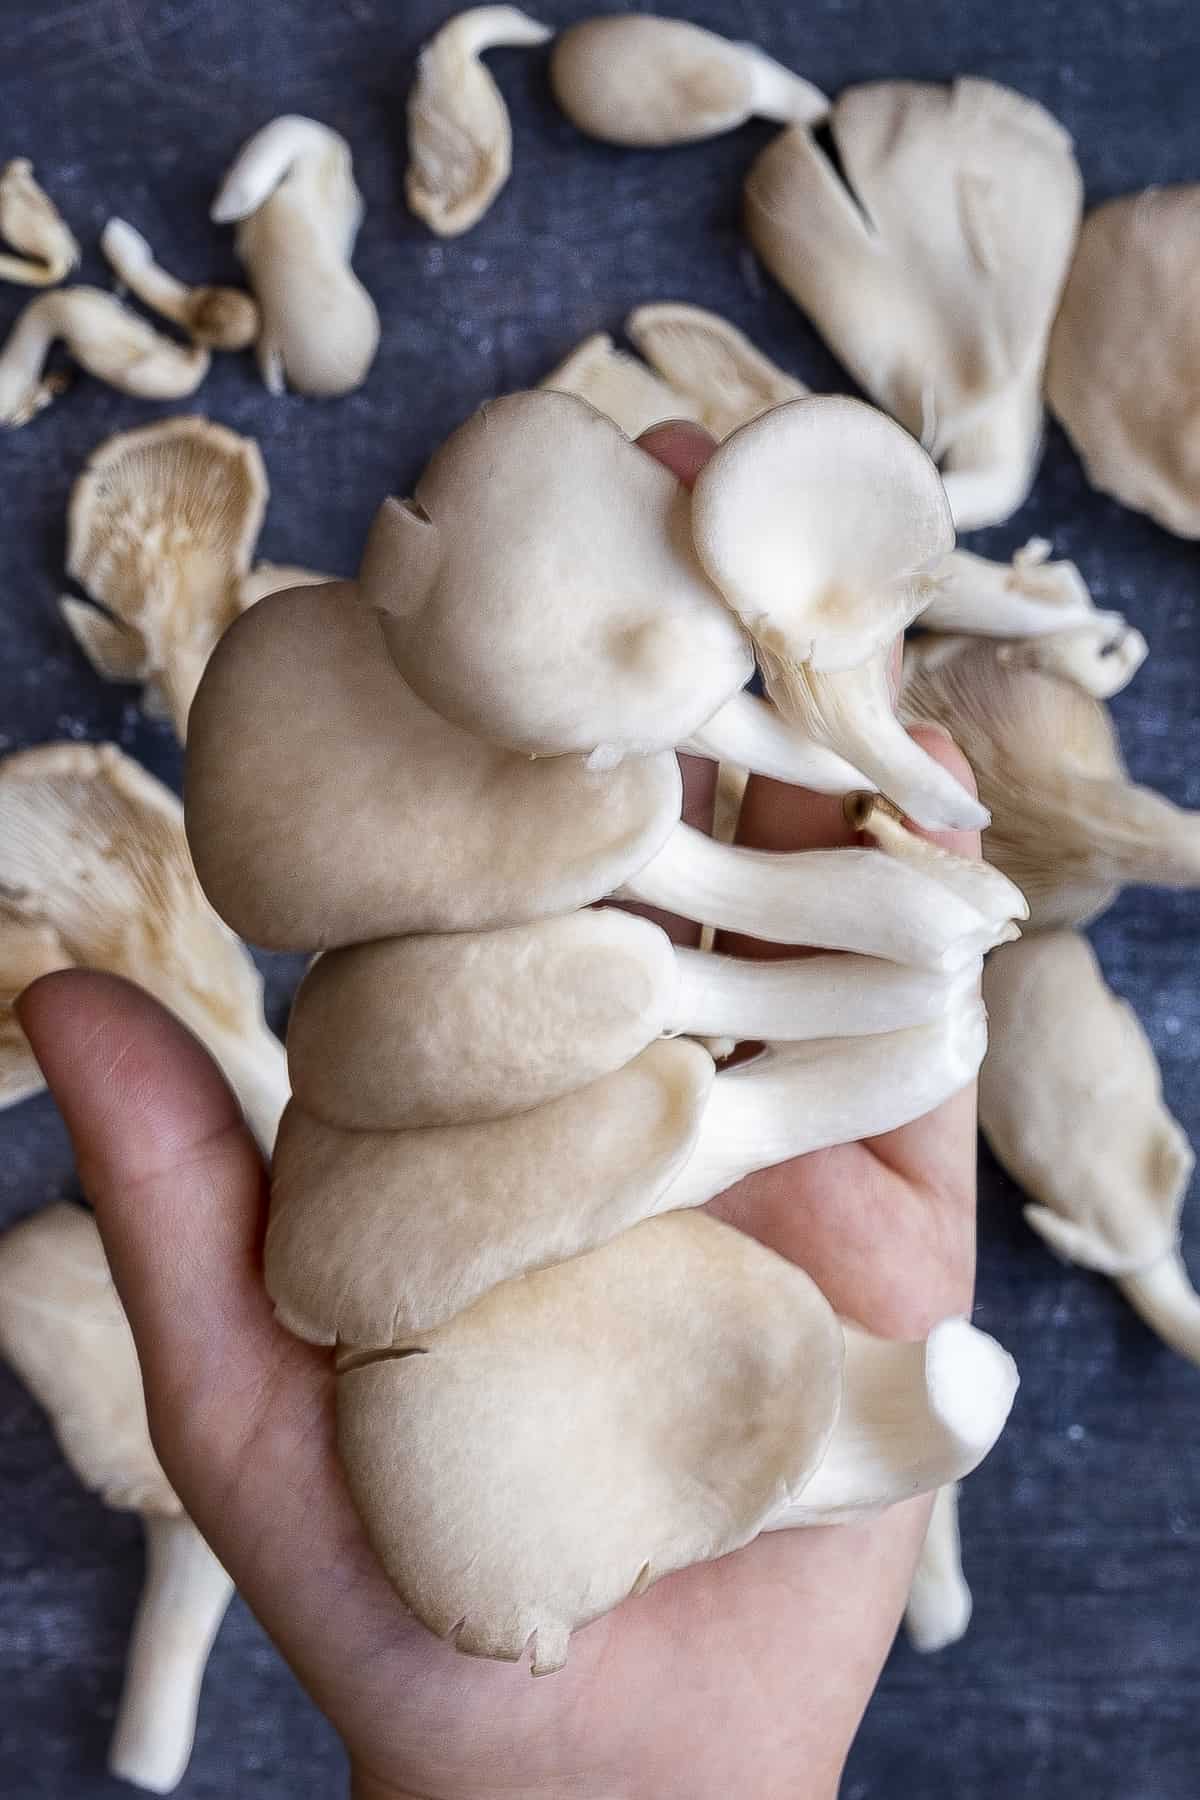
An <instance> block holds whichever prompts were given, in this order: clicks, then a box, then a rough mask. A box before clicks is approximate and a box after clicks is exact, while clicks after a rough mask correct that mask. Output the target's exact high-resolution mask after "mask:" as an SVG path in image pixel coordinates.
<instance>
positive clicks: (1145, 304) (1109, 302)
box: [1046, 182, 1200, 538]
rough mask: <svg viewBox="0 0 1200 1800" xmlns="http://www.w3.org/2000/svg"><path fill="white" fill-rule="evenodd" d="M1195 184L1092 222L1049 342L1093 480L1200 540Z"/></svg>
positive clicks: (1052, 365) (1052, 382) (1144, 196)
mask: <svg viewBox="0 0 1200 1800" xmlns="http://www.w3.org/2000/svg"><path fill="white" fill-rule="evenodd" d="M1198 283H1200V182H1192V183H1189V184H1188V185H1186V186H1181V187H1161V188H1147V189H1146V191H1145V192H1144V193H1141V194H1129V195H1126V196H1124V197H1123V198H1122V199H1120V200H1110V201H1108V202H1107V203H1106V204H1105V205H1104V206H1098V207H1097V208H1096V210H1095V211H1094V212H1091V213H1089V214H1088V216H1087V218H1086V220H1085V221H1084V226H1083V231H1082V232H1081V234H1080V238H1079V248H1078V250H1077V252H1076V255H1075V260H1074V262H1073V263H1072V265H1071V274H1070V278H1069V280H1068V282H1067V285H1066V290H1065V292H1064V294H1063V299H1062V305H1061V307H1060V308H1059V312H1058V317H1057V319H1056V321H1055V325H1054V335H1053V337H1052V338H1051V340H1050V360H1049V363H1048V365H1047V368H1046V396H1047V399H1048V400H1049V403H1050V407H1051V410H1052V411H1053V412H1054V414H1055V416H1056V417H1057V418H1058V419H1059V420H1060V421H1061V423H1062V425H1063V426H1064V428H1065V429H1066V432H1067V435H1068V437H1069V438H1070V439H1071V441H1072V443H1073V444H1074V445H1075V448H1076V450H1078V452H1079V454H1080V456H1081V457H1082V458H1083V464H1084V468H1085V469H1086V470H1087V476H1088V480H1089V481H1090V482H1091V483H1092V486H1093V487H1097V488H1099V489H1100V490H1101V492H1102V493H1105V494H1113V495H1115V496H1116V498H1117V499H1118V500H1120V501H1122V502H1123V503H1124V504H1125V505H1126V506H1132V507H1135V508H1136V509H1137V510H1138V511H1139V512H1145V513H1149V515H1150V517H1151V518H1152V519H1156V520H1157V521H1158V523H1159V524H1160V525H1162V526H1163V527H1164V528H1165V529H1166V530H1167V531H1174V532H1177V533H1178V534H1179V536H1180V537H1186V538H1196V537H1200V429H1198V428H1197V423H1196V368H1197V365H1198V363H1200V320H1198V319H1197V316H1196V306H1195V295H1196V289H1197V284H1198Z"/></svg>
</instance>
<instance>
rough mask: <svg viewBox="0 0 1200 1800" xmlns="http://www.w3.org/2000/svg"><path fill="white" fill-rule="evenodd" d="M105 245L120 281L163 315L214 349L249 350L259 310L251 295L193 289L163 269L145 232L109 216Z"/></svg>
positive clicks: (102, 237)
mask: <svg viewBox="0 0 1200 1800" xmlns="http://www.w3.org/2000/svg"><path fill="white" fill-rule="evenodd" d="M100 248H101V250H102V251H103V252H104V255H105V257H106V258H107V260H108V263H109V266H110V268H111V269H112V271H113V273H114V274H115V275H116V277H117V279H118V281H121V282H123V283H124V285H125V286H126V287H127V288H128V289H129V290H130V292H131V293H134V294H136V295H137V297H138V299H139V300H141V301H142V302H144V304H145V305H146V306H148V307H150V308H151V310H152V311H154V312H156V313H161V314H162V316H163V318H164V319H170V320H171V321H172V322H173V323H174V324H176V325H180V326H182V327H183V329H184V330H185V331H186V332H187V334H188V336H189V337H190V338H191V339H192V340H193V342H195V343H197V344H206V345H207V346H208V348H209V349H210V350H245V349H246V348H247V347H248V346H249V345H250V344H252V343H253V342H254V340H255V338H256V337H257V336H258V308H257V306H256V305H255V304H254V301H253V300H252V299H251V298H250V296H249V294H243V293H242V292H241V291H240V289H238V288H230V287H188V286H187V285H186V283H184V282H182V281H179V280H177V278H176V277H175V276H174V275H168V273H167V271H166V270H165V269H161V268H159V266H158V264H157V263H156V262H155V260H154V252H153V250H152V249H151V248H150V245H149V244H148V243H147V242H146V239H145V238H144V237H143V236H142V234H141V232H140V231H135V230H134V228H133V226H132V225H128V224H126V222H125V220H124V219H110V220H109V221H108V224H107V225H106V226H105V227H104V230H103V232H102V233H101V234H100Z"/></svg>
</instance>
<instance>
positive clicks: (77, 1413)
mask: <svg viewBox="0 0 1200 1800" xmlns="http://www.w3.org/2000/svg"><path fill="white" fill-rule="evenodd" d="M0 1353H2V1354H3V1356H4V1357H5V1359H6V1361H8V1362H10V1363H11V1364H12V1366H13V1368H14V1369H15V1370H16V1372H17V1373H18V1375H19V1376H20V1377H21V1379H22V1381H24V1383H25V1385H26V1386H27V1387H28V1388H29V1390H30V1392H31V1393H32V1394H33V1396H34V1398H35V1399H36V1400H37V1401H38V1402H39V1403H40V1404H41V1405H42V1406H43V1407H45V1409H46V1411H47V1412H48V1413H49V1415H50V1419H51V1422H52V1424H53V1426H54V1430H55V1435H56V1437H57V1438H58V1442H59V1445H60V1447H61V1449H62V1452H63V1455H64V1456H65V1457H66V1460H67V1462H68V1463H69V1464H70V1466H71V1468H72V1469H73V1470H74V1472H75V1474H76V1475H77V1476H78V1477H79V1479H80V1481H82V1482H83V1484H84V1486H85V1487H87V1488H90V1489H94V1490H95V1491H96V1492H98V1493H99V1495H100V1498H101V1499H102V1500H103V1501H104V1503H105V1505H106V1506H112V1507H117V1508H119V1509H122V1510H127V1511H133V1512H137V1513H140V1515H141V1518H142V1525H143V1527H144V1530H145V1534H146V1579H145V1585H144V1587H143V1589H142V1597H141V1601H140V1603H139V1605H138V1612H137V1618H136V1620H135V1622H134V1628H133V1638H132V1641H131V1644H130V1650H129V1658H128V1662H127V1665H126V1670H125V1685H124V1689H123V1692H122V1694H121V1702H120V1706H119V1708H118V1712H117V1721H116V1727H115V1730H114V1733H113V1738H112V1744H111V1748H110V1751H109V1768H110V1769H111V1771H112V1773H113V1774H114V1775H117V1776H119V1777H120V1778H121V1779H122V1780H125V1781H131V1782H133V1783H134V1784H135V1785H136V1786H138V1787H142V1788H148V1789H149V1790H150V1791H151V1792H153V1793H157V1794H167V1793H170V1792H171V1790H172V1789H173V1788H174V1787H175V1786H176V1785H177V1784H178V1782H179V1781H180V1780H181V1778H182V1776H183V1773H184V1770H185V1769H186V1768H187V1764H188V1758H189V1757H190V1755H191V1750H192V1740H193V1737H194V1736H195V1729H196V1711H197V1706H198V1703H199V1698H200V1684H201V1682H202V1680H203V1678H204V1669H205V1664H206V1663H207V1661H208V1655H209V1651H210V1649H211V1647H212V1642H213V1639H214V1638H215V1636H216V1634H217V1630H218V1627H219V1626H220V1623H221V1620H222V1618H223V1617H224V1614H225V1609H226V1607H227V1606H228V1604H229V1601H230V1599H231V1598H232V1595H233V1584H232V1582H231V1581H230V1580H229V1577H228V1576H227V1575H226V1573H225V1571H224V1570H223V1569H222V1568H221V1566H220V1564H219V1563H218V1562H217V1560H216V1558H215V1557H214V1556H213V1554H212V1552H211V1550H209V1548H208V1546H207V1545H206V1544H205V1542H204V1540H203V1538H202V1537H201V1536H200V1534H199V1532H198V1531H197V1530H196V1528H195V1526H194V1525H193V1524H192V1522H191V1520H190V1519H188V1518H187V1517H186V1516H185V1514H184V1512H183V1509H182V1507H181V1506H180V1503H179V1500H178V1499H177V1497H176V1495H175V1493H174V1492H173V1490H172V1489H171V1487H170V1485H169V1484H168V1482H167V1478H166V1476H165V1475H164V1474H163V1472H162V1469H161V1468H160V1466H159V1463H158V1459H157V1457H156V1456H155V1454H154V1449H153V1446H152V1445H151V1442H150V1428H149V1426H148V1424H147V1422H146V1403H145V1399H144V1396H143V1393H142V1377H141V1370H140V1369H139V1367H138V1359H137V1352H136V1350H135V1348H134V1343H133V1337H132V1334H131V1332H130V1330H129V1324H128V1321H127V1320H126V1317H125V1313H124V1311H123V1310H122V1307H121V1303H120V1301H119V1299H118V1298H117V1294H116V1290H115V1288H114V1287H113V1283H112V1277H111V1275H110V1274H109V1270H108V1263H107V1261H106V1259H105V1255H104V1248H103V1246H102V1244H101V1242H100V1234H99V1232H98V1231H97V1229H96V1226H95V1222H94V1221H93V1219H92V1217H91V1215H90V1214H88V1213H85V1212H84V1211H83V1210H82V1208H80V1207H77V1206H66V1205H62V1204H58V1205H54V1206H47V1207H45V1208H44V1209H43V1210H42V1211H41V1212H39V1213H35V1214H34V1215H33V1216H32V1217H31V1218H28V1219H25V1220H23V1221H22V1222H21V1223H20V1224H19V1225H15V1226H13V1227H12V1229H11V1230H9V1231H7V1232H5V1234H4V1236H3V1237H2V1238H0Z"/></svg>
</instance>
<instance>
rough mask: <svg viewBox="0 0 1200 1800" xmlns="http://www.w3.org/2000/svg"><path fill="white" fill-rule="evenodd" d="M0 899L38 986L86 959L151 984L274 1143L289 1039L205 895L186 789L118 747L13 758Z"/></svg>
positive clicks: (6, 960) (5, 927) (3, 962)
mask: <svg viewBox="0 0 1200 1800" xmlns="http://www.w3.org/2000/svg"><path fill="white" fill-rule="evenodd" d="M0 895H2V896H3V899H2V901H0V945H2V946H3V948H2V949H0V967H6V966H11V963H10V958H11V957H13V956H15V958H16V959H17V961H18V964H20V963H21V962H22V961H23V963H24V972H25V973H26V974H27V976H28V979H29V980H32V979H33V977H34V975H35V974H45V973H48V972H49V970H50V969H51V968H67V967H71V966H74V965H79V966H81V967H87V968H93V969H105V970H108V971H110V972H111V973H113V974H116V975H123V976H124V977H125V978H126V979H127V980H130V981H135V982H137V983H138V984H139V985H140V986H141V987H143V988H145V989H146V990H147V992H148V993H151V994H153V995H154V997H155V998H156V999H157V1000H159V1001H161V1002H162V1004H163V1005H164V1006H166V1007H167V1008H168V1009H169V1010H170V1011H171V1012H173V1013H174V1014H175V1016H176V1017H177V1018H179V1019H182V1021H183V1023H184V1024H185V1025H186V1026H188V1028H189V1029H190V1030H191V1031H194V1032H195V1034H196V1036H197V1037H198V1038H199V1039H200V1041H201V1043H202V1044H204V1046H205V1048H206V1049H207V1050H208V1051H209V1053H210V1055H212V1057H213V1058H214V1059H215V1061H216V1062H217V1063H218V1064H219V1066H220V1068H221V1070H222V1072H223V1073H224V1075H225V1077H226V1079H227V1080H228V1082H229V1084H230V1086H231V1087H232V1088H233V1090H234V1092H235V1094H236V1095H237V1096H238V1098H239V1100H240V1101H241V1103H242V1106H243V1108H244V1110H245V1113H246V1118H247V1121H248V1123H249V1124H250V1126H251V1129H252V1130H253V1131H254V1133H255V1136H256V1137H257V1138H258V1141H259V1143H260V1144H261V1145H262V1146H263V1147H264V1148H268V1149H269V1147H270V1145H271V1143H272V1142H273V1141H274V1136H275V1127H276V1124H277V1122H278V1119H279V1115H280V1113H281V1111H282V1110H283V1107H284V1104H285V1102H286V1100H287V1095H288V1086H287V1071H286V1066H285V1059H284V1054H283V1046H282V1045H281V1044H280V1043H279V1041H278V1039H277V1038H276V1037H275V1036H274V1035H273V1033H272V1032H270V1031H269V1030H268V1029H267V1025H266V1021H265V1020H264V1018H263V1012H262V982H261V979H260V978H259V976H258V974H257V972H256V970H255V968H254V965H253V963H252V962H251V961H250V958H249V957H248V956H247V955H246V953H245V951H244V950H243V949H242V947H241V945H240V944H238V943H237V942H236V941H235V940H234V939H233V938H232V937H231V936H230V934H229V932H228V931H227V930H226V929H225V927H224V926H223V925H222V924H221V921H220V920H219V919H218V918H217V917H216V915H215V914H214V913H213V911H212V909H211V907H210V906H209V905H208V904H207V902H206V901H205V899H204V896H203V894H202V893H201V892H200V888H199V886H198V884H197V882H196V877H195V875H194V874H193V872H192V865H191V860H190V858H189V856H188V851H187V844H186V842H185V840H184V835H183V819H182V814H181V811H180V807H179V802H178V801H177V800H176V799H175V796H174V795H173V794H171V793H170V792H169V791H168V790H167V789H166V788H164V787H163V786H162V785H161V784H160V783H159V782H157V781H155V780H154V779H153V778H152V777H151V776H149V775H147V774H146V772H145V771H144V770H143V769H141V768H139V767H138V765H137V764H136V763H135V762H133V761H132V759H131V758H129V757H127V756H124V755H122V753H121V752H120V751H119V750H118V749H117V748H116V746H115V745H111V744H104V745H99V746H93V745H86V744H49V745H46V746H45V747H43V748H41V749H38V750H25V751H21V752H18V753H17V754H15V755H13V756H8V757H5V758H4V759H3V761H0ZM18 991H19V989H18ZM8 1020H9V1024H8V1030H9V1031H10V1032H11V1031H13V1030H15V1025H14V1024H13V1023H12V1019H11V1013H10V1014H9V1015H8ZM0 1041H2V1040H0ZM30 1060H31V1059H30ZM24 1091H25V1092H30V1091H32V1084H31V1083H27V1084H26V1086H25V1090H24ZM11 1097H12V1098H18V1097H20V1094H19V1092H18V1093H13V1094H12V1095H11Z"/></svg>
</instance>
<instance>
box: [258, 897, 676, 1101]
mask: <svg viewBox="0 0 1200 1800" xmlns="http://www.w3.org/2000/svg"><path fill="white" fill-rule="evenodd" d="M678 981H679V978H678V975H677V973H676V968H675V953H674V951H673V949H672V947H671V944H670V941H669V939H668V938H667V936H666V933H665V932H663V931H662V930H660V929H659V927H658V926H657V925H652V924H651V923H650V921H649V920H648V919H639V918H636V917H634V916H633V915H632V914H631V913H625V912H619V911H617V909H616V908H615V907H585V908H583V910H582V911H580V912H575V913H569V914H568V915H567V916H566V917H565V918H561V919H542V920H538V921H537V922H536V923H534V924H530V925H513V926H510V927H509V928H508V929H507V930H506V931H465V932H458V933H455V934H451V935H448V936H435V937H408V938H384V939H381V940H380V941H379V942H377V943H373V944H358V945H355V946H353V947H352V948H351V949H348V950H333V951H330V952H329V953H328V954H327V955H325V956H322V957H319V958H318V959H317V961H316V963H314V965H313V967H312V968H311V970H310V971H309V973H308V975H307V976H306V977H305V980H304V982H303V984H302V986H301V988H300V992H299V993H298V994H297V996H296V1000H295V1003H294V1005H293V1007H292V1013H291V1018H290V1019H289V1021H288V1067H289V1070H290V1072H291V1077H292V1090H293V1092H294V1093H295V1095H296V1099H297V1100H298V1102H299V1103H300V1105H301V1106H303V1107H304V1108H305V1110H306V1111H308V1112H310V1113H312V1114H313V1115H314V1116H315V1117H316V1118H319V1119H323V1120H325V1121H326V1123H328V1124H331V1125H339V1126H341V1127H343V1128H344V1129H346V1130H351V1131H353V1130H378V1129H382V1128H389V1129H401V1128H405V1127H409V1126H414V1125H455V1124H462V1123H464V1122H466V1121H469V1120H474V1119H498V1118H502V1117H504V1116H505V1115H506V1114H509V1113H518V1112H524V1111H525V1110H526V1109H527V1108H529V1107H531V1106H539V1105H541V1104H543V1103H544V1102H545V1101H547V1100H554V1099H557V1098H558V1096H559V1095H560V1094H566V1093H569V1092H570V1091H571V1089H573V1088H578V1087H583V1086H585V1085H586V1083H588V1082H589V1081H595V1080H597V1079H598V1078H599V1077H600V1076H601V1075H607V1074H610V1073H611V1072H612V1071H613V1070H614V1069H619V1068H621V1067H623V1066H624V1064H625V1063H627V1062H629V1061H630V1059H631V1058H632V1057H634V1056H636V1055H637V1054H638V1052H639V1051H641V1050H644V1049H645V1048H646V1046H647V1044H649V1043H651V1042H652V1041H653V1039H654V1038H656V1037H657V1036H658V1035H659V1033H660V1032H661V1031H662V1029H663V1026H664V1023H665V1021H666V1019H667V1016H668V1012H669V1008H670V1005H671V1001H672V999H673V997H674V994H675V991H676V989H677V987H678Z"/></svg>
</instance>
